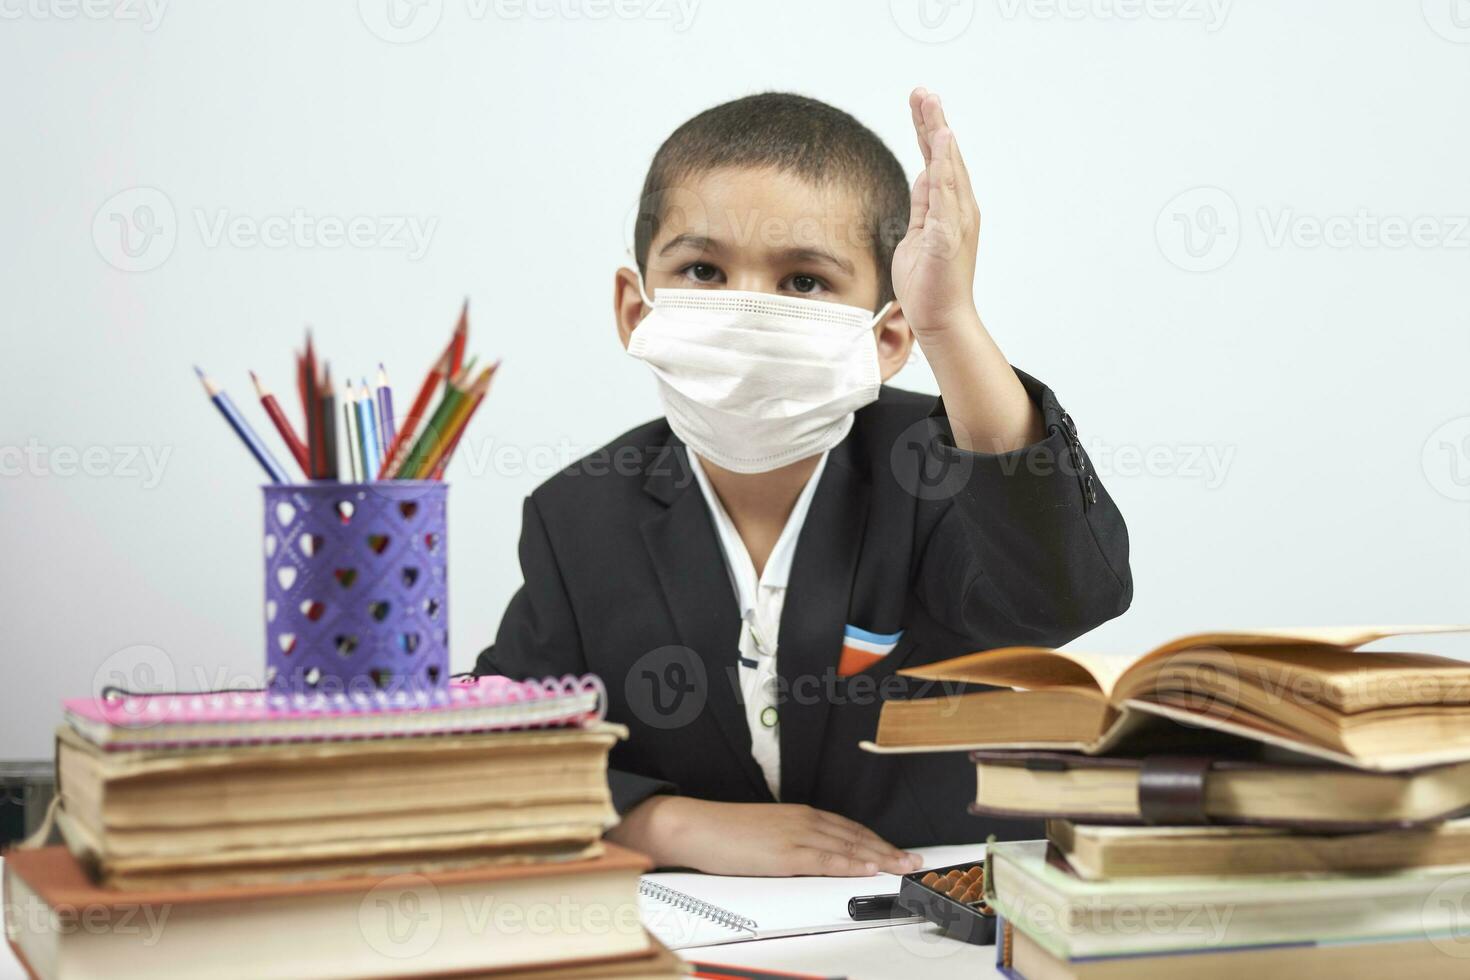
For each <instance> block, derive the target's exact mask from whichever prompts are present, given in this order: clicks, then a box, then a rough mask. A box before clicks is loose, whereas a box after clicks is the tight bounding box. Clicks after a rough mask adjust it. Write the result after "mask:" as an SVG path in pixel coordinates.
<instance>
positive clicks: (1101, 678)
mask: <svg viewBox="0 0 1470 980" xmlns="http://www.w3.org/2000/svg"><path fill="white" fill-rule="evenodd" d="M1130 659H1131V658H1128V657H1116V656H1109V655H1106V654H1097V653H1083V652H1082V651H1080V650H1052V649H1049V648H1047V647H1001V648H1000V649H998V650H987V651H985V652H984V653H971V654H967V655H965V656H963V657H955V658H953V659H951V660H944V661H941V662H939V663H935V664H924V665H922V666H918V667H910V668H908V669H907V670H903V671H900V672H899V673H901V674H903V675H904V676H905V677H918V678H922V679H924V680H936V681H963V682H965V683H968V684H993V685H995V686H996V687H1020V688H1026V689H1028V690H1039V689H1042V688H1052V687H1071V688H1080V689H1084V690H1085V689H1091V690H1095V691H1097V692H1099V693H1101V694H1103V695H1104V696H1107V695H1110V694H1111V693H1112V690H1113V685H1114V683H1116V681H1117V679H1118V677H1119V676H1120V675H1121V674H1122V673H1123V671H1124V670H1125V669H1126V668H1127V666H1128V664H1129V662H1130Z"/></svg>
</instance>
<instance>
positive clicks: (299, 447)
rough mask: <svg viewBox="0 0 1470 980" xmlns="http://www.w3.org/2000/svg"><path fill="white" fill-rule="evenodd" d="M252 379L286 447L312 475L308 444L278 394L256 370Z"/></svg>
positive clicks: (251, 375) (261, 402) (256, 391)
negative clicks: (293, 427) (290, 419)
mask: <svg viewBox="0 0 1470 980" xmlns="http://www.w3.org/2000/svg"><path fill="white" fill-rule="evenodd" d="M250 380H251V381H253V382H255V394H256V396H257V397H259V398H260V404H261V405H262V406H263V407H264V408H265V414H267V415H269V416H270V417H271V421H272V422H274V423H275V426H276V431H277V432H279V433H280V434H281V438H282V439H283V440H285V442H286V448H287V449H289V450H291V455H292V456H294V457H296V463H297V465H299V466H300V467H301V471H302V472H303V473H305V474H306V475H307V476H310V475H311V469H310V463H311V457H310V456H308V455H307V454H306V444H305V443H304V442H302V441H301V438H300V437H299V436H297V435H296V432H295V430H293V429H292V428H291V423H290V421H289V420H288V419H287V418H286V413H285V412H283V411H281V403H280V402H278V401H276V396H275V395H273V394H272V393H271V392H270V390H269V389H267V388H266V386H265V385H264V384H262V383H261V380H260V378H258V377H256V375H255V372H254V371H251V372H250Z"/></svg>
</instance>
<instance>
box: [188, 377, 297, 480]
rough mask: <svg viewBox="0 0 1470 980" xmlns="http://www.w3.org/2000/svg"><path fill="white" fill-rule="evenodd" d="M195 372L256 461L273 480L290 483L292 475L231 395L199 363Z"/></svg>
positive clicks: (216, 406) (206, 391) (211, 399)
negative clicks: (277, 458)
mask: <svg viewBox="0 0 1470 980" xmlns="http://www.w3.org/2000/svg"><path fill="white" fill-rule="evenodd" d="M194 373H195V374H197V375H199V383H200V384H202V385H204V391H205V393H206V394H208V395H209V400H210V401H212V402H214V407H215V408H217V409H219V413H220V414H221V415H223V416H224V417H225V421H226V422H228V423H230V428H232V429H234V430H235V435H237V436H239V437H240V441H241V442H243V443H245V448H246V449H248V450H250V454H251V455H252V456H254V457H255V461H256V462H257V463H259V464H260V466H261V468H262V469H263V470H265V472H266V474H267V475H269V476H270V478H271V482H272V483H290V482H291V477H290V476H289V475H288V474H287V473H286V471H285V470H284V469H282V468H281V464H280V463H278V462H276V459H275V457H274V456H272V455H271V451H270V450H269V449H267V448H266V446H265V443H263V442H261V441H260V437H259V436H258V435H256V434H255V430H254V429H252V428H250V423H248V422H246V421H245V418H244V416H242V415H241V414H240V412H239V410H238V409H237V408H235V403H234V402H232V401H230V396H229V395H227V394H225V392H224V389H222V388H221V387H220V386H219V385H217V384H215V383H214V382H213V381H211V380H210V379H209V376H208V375H207V374H205V373H204V371H203V370H201V369H200V368H199V366H198V365H195V367H194Z"/></svg>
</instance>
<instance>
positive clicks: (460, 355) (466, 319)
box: [449, 296, 470, 378]
mask: <svg viewBox="0 0 1470 980" xmlns="http://www.w3.org/2000/svg"><path fill="white" fill-rule="evenodd" d="M469 339H470V298H469V297H468V296H466V297H465V298H464V305H463V306H461V307H460V308H459V322H458V323H456V324H455V325H454V334H453V336H451V338H450V340H449V351H450V354H449V376H450V377H451V378H452V377H454V376H455V375H456V374H458V373H459V369H460V368H462V367H464V348H465V344H466V343H467V342H468V341H469Z"/></svg>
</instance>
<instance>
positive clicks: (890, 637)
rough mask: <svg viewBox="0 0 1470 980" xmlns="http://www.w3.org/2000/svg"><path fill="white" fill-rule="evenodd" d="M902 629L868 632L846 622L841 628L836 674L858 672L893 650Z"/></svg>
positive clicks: (845, 674) (844, 675)
mask: <svg viewBox="0 0 1470 980" xmlns="http://www.w3.org/2000/svg"><path fill="white" fill-rule="evenodd" d="M902 638H903V630H899V631H898V632H897V633H870V632H868V631H867V630H865V629H859V628H858V627H856V626H853V625H851V624H848V625H847V626H844V627H843V629H842V659H840V660H839V661H838V662H837V676H838V677H851V676H852V675H853V674H860V673H862V672H863V671H865V670H867V669H868V668H869V667H871V666H873V665H874V664H875V663H877V662H878V661H879V660H882V659H883V658H884V657H886V656H888V654H889V653H891V652H893V648H894V647H896V646H898V641H899V640H900V639H902Z"/></svg>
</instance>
